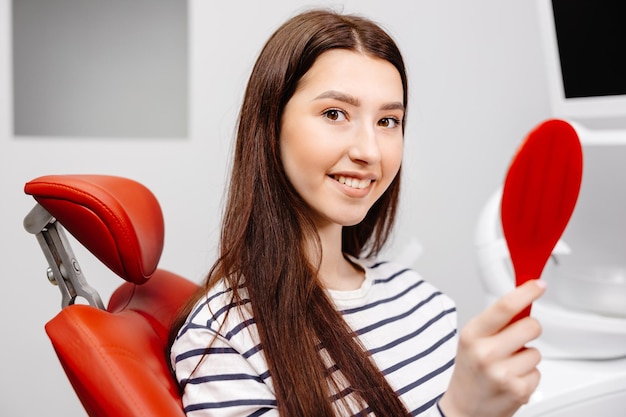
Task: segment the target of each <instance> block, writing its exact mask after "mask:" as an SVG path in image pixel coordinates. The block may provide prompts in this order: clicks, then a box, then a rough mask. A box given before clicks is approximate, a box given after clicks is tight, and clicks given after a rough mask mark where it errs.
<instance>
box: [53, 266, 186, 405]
mask: <svg viewBox="0 0 626 417" xmlns="http://www.w3.org/2000/svg"><path fill="white" fill-rule="evenodd" d="M197 288H198V286H197V285H196V284H194V283H191V282H190V281H188V280H186V279H184V278H181V277H179V276H177V275H175V274H172V273H170V272H167V271H163V270H157V271H156V272H155V274H154V276H153V277H152V279H150V280H149V281H148V282H146V283H145V284H143V285H141V286H137V285H134V284H130V283H126V284H123V285H122V286H121V287H120V288H119V289H118V290H117V291H116V292H115V293H114V294H113V296H112V297H111V301H110V303H109V304H110V305H109V309H110V310H111V311H102V310H99V309H97V308H94V307H91V306H86V305H71V306H69V307H66V308H64V309H63V310H62V311H61V312H60V313H59V314H58V315H57V316H56V317H54V318H53V319H52V320H51V321H50V322H48V323H47V324H46V332H47V333H48V336H49V337H50V340H51V341H52V344H53V346H54V349H55V351H56V352H57V355H58V357H59V359H60V361H61V364H62V365H63V368H64V369H65V372H66V373H67V376H68V378H69V380H70V382H71V383H72V386H73V387H74V389H75V391H76V393H77V395H78V397H79V398H80V400H81V402H82V403H83V406H84V407H85V409H86V410H87V412H88V414H89V415H90V416H92V417H96V416H97V417H105V416H106V417H120V416H124V417H135V416H136V417H139V416H151V417H159V416H163V417H165V416H167V417H176V416H179V417H184V415H185V414H184V412H183V411H182V405H181V402H180V396H179V392H178V386H177V383H176V381H175V380H174V378H173V377H172V375H171V373H170V371H169V367H168V364H167V360H168V359H167V355H166V348H167V333H168V329H169V327H170V324H171V320H172V319H173V318H174V317H175V315H176V312H177V311H178V309H179V308H180V307H181V306H182V305H183V304H184V302H186V301H187V300H188V298H189V297H190V296H191V294H192V293H193V292H194V291H195V290H196V289H197Z"/></svg>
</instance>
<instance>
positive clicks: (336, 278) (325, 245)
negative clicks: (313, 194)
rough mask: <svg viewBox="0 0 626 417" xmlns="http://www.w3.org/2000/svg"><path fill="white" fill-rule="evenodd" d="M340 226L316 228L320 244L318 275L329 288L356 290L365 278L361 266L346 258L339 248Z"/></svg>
mask: <svg viewBox="0 0 626 417" xmlns="http://www.w3.org/2000/svg"><path fill="white" fill-rule="evenodd" d="M341 230H342V228H341V226H338V225H333V226H330V227H326V228H318V233H319V237H320V242H321V245H322V248H321V249H322V260H321V263H320V270H319V277H320V281H321V282H322V285H323V286H324V287H325V288H327V289H330V290H342V291H349V290H356V289H358V288H360V287H361V284H362V283H363V280H364V279H365V272H364V271H363V269H362V268H361V267H359V266H358V265H355V264H354V263H353V262H351V261H349V260H348V259H346V257H345V255H344V253H343V252H342V250H341V246H342V245H341Z"/></svg>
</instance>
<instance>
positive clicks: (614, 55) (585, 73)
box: [537, 0, 626, 142]
mask: <svg viewBox="0 0 626 417" xmlns="http://www.w3.org/2000/svg"><path fill="white" fill-rule="evenodd" d="M537 5H538V12H539V18H540V24H541V36H542V44H543V46H544V49H545V60H546V64H547V73H548V86H549V89H550V91H549V95H550V100H551V108H552V111H553V115H554V116H555V117H558V118H563V119H566V120H571V121H574V122H578V123H580V124H582V125H583V126H584V127H585V128H588V129H612V130H626V1H623V0H537ZM624 141H625V142H626V138H625V139H624Z"/></svg>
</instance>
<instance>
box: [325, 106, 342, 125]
mask: <svg viewBox="0 0 626 417" xmlns="http://www.w3.org/2000/svg"><path fill="white" fill-rule="evenodd" d="M323 115H324V117H325V118H327V119H328V120H331V121H333V122H342V121H344V120H346V115H345V113H344V112H343V111H341V110H337V109H328V110H326V111H324V113H323Z"/></svg>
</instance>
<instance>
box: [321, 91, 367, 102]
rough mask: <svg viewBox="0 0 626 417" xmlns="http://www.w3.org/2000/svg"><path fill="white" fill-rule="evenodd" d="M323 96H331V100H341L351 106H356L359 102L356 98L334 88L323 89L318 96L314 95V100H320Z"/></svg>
mask: <svg viewBox="0 0 626 417" xmlns="http://www.w3.org/2000/svg"><path fill="white" fill-rule="evenodd" d="M325 98H332V99H333V100H338V101H342V102H344V103H348V104H351V105H353V106H358V105H360V104H361V102H360V101H359V99H358V98H356V97H354V96H351V95H350V94H346V93H342V92H339V91H335V90H328V91H324V92H323V93H322V94H320V95H319V96H317V97H315V99H314V100H322V99H325Z"/></svg>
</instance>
